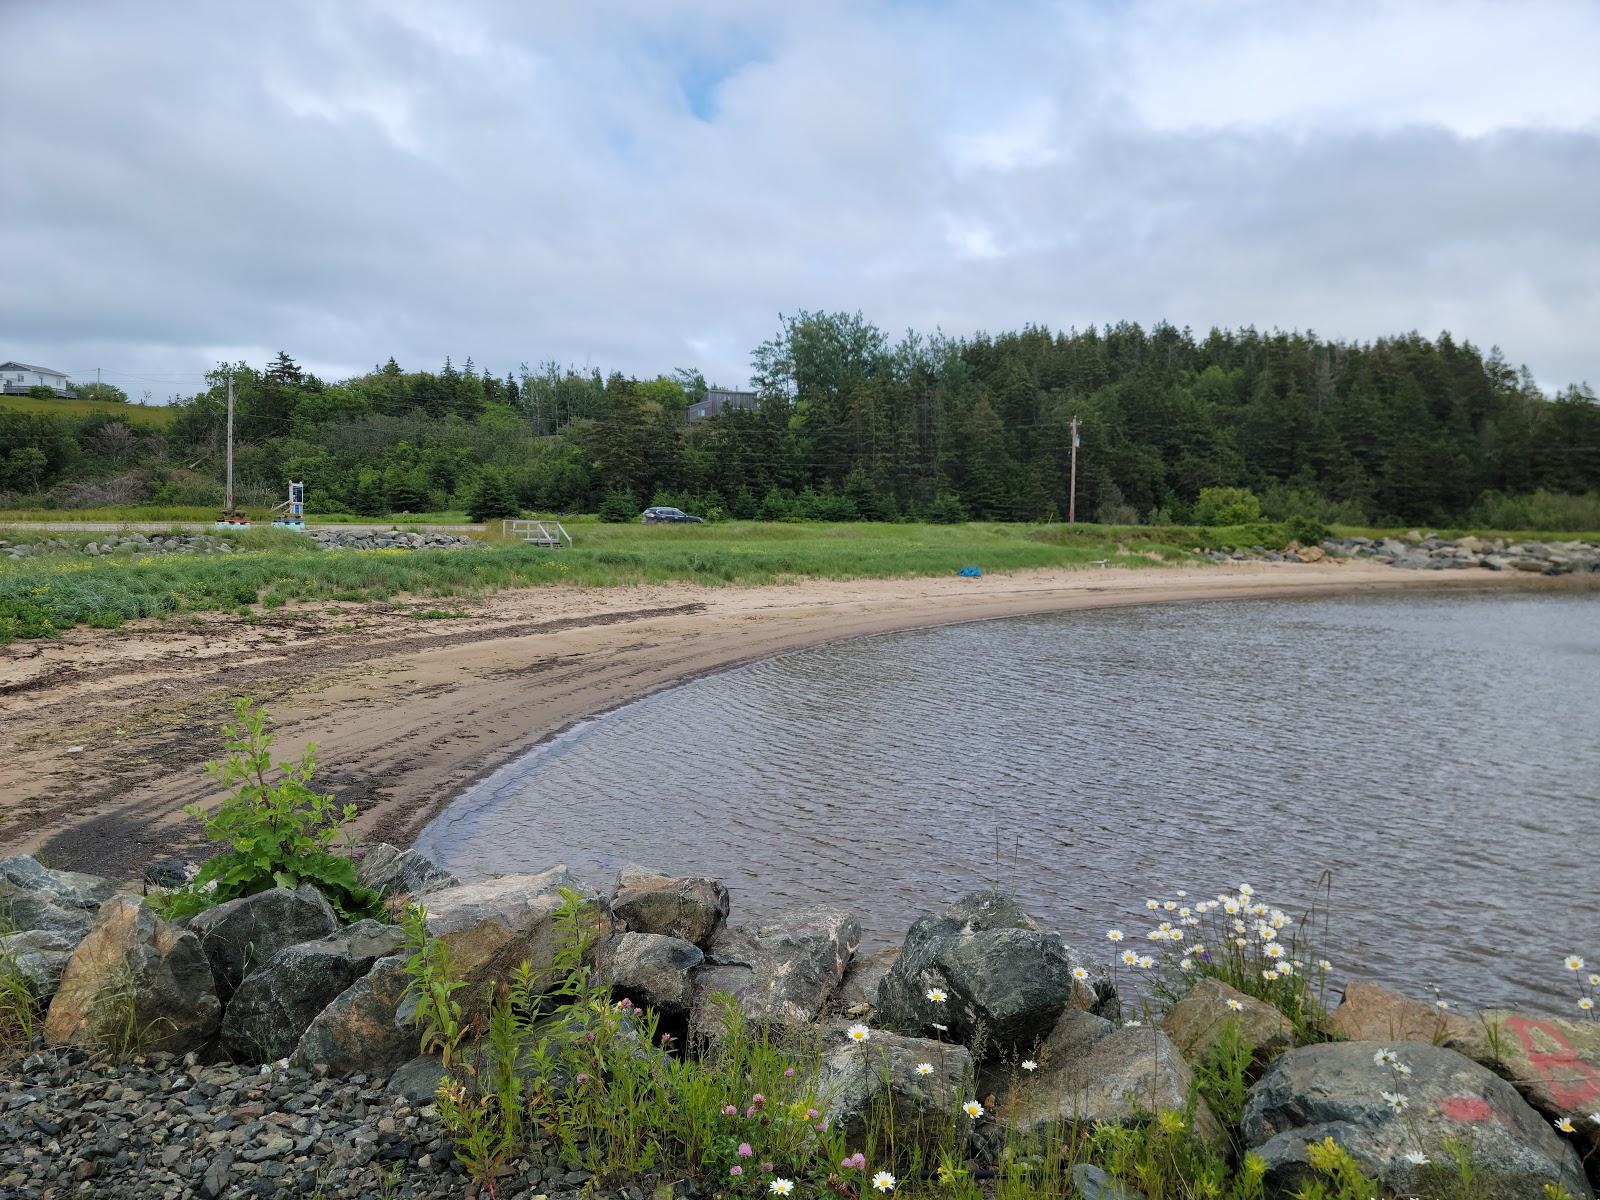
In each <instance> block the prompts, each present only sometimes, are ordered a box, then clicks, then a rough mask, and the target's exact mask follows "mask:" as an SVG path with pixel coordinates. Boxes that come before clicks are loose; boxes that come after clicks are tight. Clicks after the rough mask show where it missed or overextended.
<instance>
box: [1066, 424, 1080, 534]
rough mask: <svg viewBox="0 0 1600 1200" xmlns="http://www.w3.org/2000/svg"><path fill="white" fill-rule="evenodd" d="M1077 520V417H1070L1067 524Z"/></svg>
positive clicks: (1074, 522)
mask: <svg viewBox="0 0 1600 1200" xmlns="http://www.w3.org/2000/svg"><path fill="white" fill-rule="evenodd" d="M1077 520H1078V418H1077V417H1076V416H1074V417H1073V418H1072V483H1071V484H1070V485H1069V489H1068V492H1067V524H1068V525H1073V524H1076V523H1077Z"/></svg>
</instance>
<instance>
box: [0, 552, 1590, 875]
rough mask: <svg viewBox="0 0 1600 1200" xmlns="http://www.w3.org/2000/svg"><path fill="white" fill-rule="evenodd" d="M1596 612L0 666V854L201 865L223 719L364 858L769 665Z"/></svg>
mask: <svg viewBox="0 0 1600 1200" xmlns="http://www.w3.org/2000/svg"><path fill="white" fill-rule="evenodd" d="M1463 589H1465V590H1468V591H1497V592H1498V591H1506V590H1516V591H1533V592H1593V591H1596V590H1600V576H1584V575H1571V576H1562V577H1557V578H1545V577H1538V576H1528V575H1521V574H1518V575H1516V576H1511V575H1509V574H1495V573H1490V572H1486V571H1481V570H1475V571H1453V572H1448V573H1445V572H1415V571H1404V570H1399V569H1396V568H1393V567H1387V566H1382V565H1378V564H1372V563H1365V562H1360V561H1346V562H1343V563H1340V564H1337V565H1333V564H1327V565H1325V564H1273V563H1250V564H1241V565H1232V564H1229V565H1214V566H1185V567H1154V566H1152V567H1150V568H1137V569H1135V568H1120V567H1112V568H1105V569H1094V568H1051V569H1047V570H1039V571H1019V572H1012V573H1009V574H994V575H987V576H984V577H983V578H982V579H979V580H967V579H958V578H955V577H944V576H939V577H909V578H899V579H864V580H846V581H841V580H801V581H797V582H792V583H784V584H772V585H762V586H725V587H707V586H704V585H695V584H687V583H667V584H646V585H636V586H630V587H615V588H604V589H577V588H572V589H557V588H526V589H518V590H516V591H509V592H503V593H499V594H496V595H494V596H491V597H489V598H487V599H486V600H485V601H484V602H483V603H482V604H480V605H477V606H475V609H474V611H473V612H472V614H471V615H470V616H468V617H467V618H466V619H462V620H454V621H426V622H423V621H417V620H415V619H414V618H412V617H410V616H408V615H406V614H405V613H403V612H373V611H371V610H363V609H362V608H360V607H359V606H350V607H348V608H345V609H343V610H341V609H340V608H338V607H337V606H332V605H319V606H317V607H316V608H310V607H306V608H301V609H285V610H279V612H278V613H276V614H272V615H264V616H263V618H262V619H261V620H260V621H259V623H258V624H256V625H253V626H247V625H245V624H243V623H242V622H240V621H238V620H237V619H236V618H231V617H225V616H224V617H208V618H198V617H197V618H195V619H194V620H192V621H191V622H189V623H188V625H187V626H186V627H183V628H179V627H176V626H177V625H178V623H177V622H176V621H168V622H142V623H140V625H139V626H138V627H133V626H130V627H129V631H128V635H127V636H125V637H120V638H115V639H108V638H107V637H106V636H105V635H104V634H103V633H101V632H99V631H92V630H73V631H70V632H69V633H68V634H66V635H65V636H63V637H62V638H61V639H59V640H57V641H53V642H48V643H39V642H35V643H18V644H13V645H11V646H7V647H0V711H4V712H5V714H6V717H5V721H4V729H3V733H0V756H3V758H0V761H5V762H7V764H8V769H7V770H6V771H5V772H3V773H0V855H4V854H13V853H35V854H43V855H44V856H45V857H46V859H47V860H48V861H49V862H50V865H51V866H54V867H61V868H66V869H73V870H85V871H92V872H95V873H98V874H104V875H111V876H114V877H127V876H129V875H131V874H135V873H137V872H138V871H139V870H141V869H142V867H143V866H144V865H145V864H147V863H148V862H150V861H151V860H152V859H157V858H163V857H179V858H183V857H190V858H192V857H196V856H198V855H199V854H200V852H201V851H202V850H203V849H204V845H205V844H204V842H203V841H202V840H201V839H200V838H199V836H198V834H199V831H198V829H197V828H196V827H195V823H194V822H192V821H190V820H189V819H188V818H186V817H185V816H184V815H183V812H182V810H183V808H184V807H185V806H186V805H188V804H191V803H201V804H209V803H212V802H214V801H215V800H217V799H218V798H220V795H221V793H220V792H219V791H218V789H217V788H216V787H215V786H214V784H213V782H212V781H211V779H210V778H209V776H207V775H206V774H205V773H204V771H203V769H202V763H203V762H204V760H206V759H208V758H213V757H215V756H216V755H217V754H218V752H219V751H220V743H219V739H218V735H217V725H218V724H219V723H220V721H221V720H222V719H223V718H224V717H225V716H226V715H227V714H228V711H229V705H230V702H231V697H232V696H234V695H237V694H243V693H248V694H251V695H253V696H255V697H256V698H257V699H258V700H260V701H262V702H263V703H264V704H265V705H266V706H267V707H268V709H269V711H270V714H271V717H272V722H273V728H274V731H275V732H276V734H277V736H278V745H277V747H276V750H277V752H278V754H279V756H280V757H289V756H290V755H297V754H298V753H299V751H300V749H301V748H302V747H303V746H305V745H306V744H307V743H310V742H316V743H318V744H319V745H320V755H319V757H320V764H319V771H318V776H317V778H318V781H319V783H320V784H321V786H322V787H324V788H327V789H329V790H331V791H332V792H333V793H334V794H335V796H337V797H338V798H339V799H340V800H341V801H348V802H351V803H354V804H356V805H357V807H358V809H359V814H360V815H359V816H358V819H357V821H356V824H355V827H354V830H353V833H354V835H355V837H356V838H357V840H358V841H367V840H374V839H376V840H382V841H388V842H392V843H394V844H396V845H402V846H404V845H409V844H411V842H412V840H413V839H414V838H415V837H416V836H417V834H419V833H420V832H421V830H422V829H423V827H424V826H426V825H427V824H428V822H429V821H431V820H433V819H434V818H435V817H436V816H437V815H438V814H439V813H441V812H442V811H443V810H444V809H445V808H446V807H448V806H449V804H450V803H451V802H453V801H454V800H455V799H456V798H457V797H459V796H460V795H461V793H463V792H464V791H465V790H466V789H468V788H469V787H471V786H472V785H473V784H474V783H476V782H478V781H480V780H482V779H484V778H486V777H487V776H489V775H491V774H493V773H494V772H495V771H497V770H499V769H501V768H502V767H504V766H506V765H507V764H509V763H511V762H513V761H515V760H516V759H518V758H520V757H521V756H523V755H525V754H528V753H531V752H532V751H533V750H535V749H536V748H537V747H539V746H541V745H543V744H545V743H548V742H549V741H551V740H553V739H554V738H556V737H559V736H560V735H561V734H563V733H565V732H566V731H568V730H570V729H571V728H572V727H573V726H574V725H576V724H578V723H579V722H582V721H587V720H592V719H594V718H596V717H599V716H603V715H605V714H606V713H608V712H612V711H614V710H616V709H618V708H621V707H623V706H624V705H626V704H630V703H634V702H636V701H639V700H643V699H645V698H647V697H649V696H651V695H654V694H656V693H658V692H661V691H663V690H665V689H667V688H670V687H676V686H680V685H682V684H684V683H688V682H690V681H692V680H694V679H697V678H703V677H705V676H707V675H711V674H716V673H720V672H722V671H727V670H732V669H735V668H737V667H740V666H743V665H746V664H748V663H751V662H754V661H758V660H760V659H764V658H769V657H772V656H774V655H777V654H782V653H786V652H788V651H792V650H796V649H801V648H805V647H809V646H815V645H822V644H825V643H832V642H839V641H846V640H851V639H854V638H859V637H867V636H872V635H875V634H881V633H890V632H897V631H902V630H908V629H917V628H929V627H934V626H940V625H950V624H961V623H967V622H973V621H986V620H997V619H1003V618H1006V617H1013V616H1029V615H1038V614H1041V613H1051V612H1070V611H1078V610H1086V609H1096V608H1111V607H1121V606H1127V605H1135V604H1173V603H1191V602H1196V601H1204V600H1237V599H1251V598H1269V597H1271V598H1281V597H1292V596H1304V597H1320V596H1328V595H1359V594H1362V593H1369V592H1370V593H1379V592H1382V593H1392V592H1397V591H1413V590H1420V591H1439V590H1449V591H1458V590H1463Z"/></svg>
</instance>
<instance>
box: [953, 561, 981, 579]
mask: <svg viewBox="0 0 1600 1200" xmlns="http://www.w3.org/2000/svg"><path fill="white" fill-rule="evenodd" d="M956 574H957V575H961V576H964V577H966V578H967V579H977V578H979V577H980V576H982V575H983V568H982V567H980V566H978V564H977V563H968V564H967V565H966V566H964V567H962V568H961V570H959V571H957V572H956Z"/></svg>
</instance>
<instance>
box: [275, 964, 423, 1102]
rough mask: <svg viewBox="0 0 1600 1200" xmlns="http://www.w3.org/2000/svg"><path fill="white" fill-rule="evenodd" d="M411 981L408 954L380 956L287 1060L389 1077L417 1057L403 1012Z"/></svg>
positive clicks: (415, 1038)
mask: <svg viewBox="0 0 1600 1200" xmlns="http://www.w3.org/2000/svg"><path fill="white" fill-rule="evenodd" d="M409 982H410V979H409V977H408V976H407V974H406V959H405V956H404V955H399V954H396V955H391V956H389V957H387V958H380V959H379V960H378V961H377V962H375V963H373V964H372V970H370V971H368V972H367V973H366V974H365V975H363V976H362V977H361V978H360V979H358V980H356V981H355V982H354V983H353V984H351V985H350V986H349V987H347V988H346V989H345V990H344V991H342V992H340V993H339V995H338V996H336V997H335V998H334V1000H333V1002H332V1003H330V1004H329V1005H328V1007H327V1008H325V1009H323V1010H322V1011H321V1012H320V1013H318V1014H317V1015H316V1017H314V1018H313V1019H312V1021H311V1024H310V1025H309V1026H307V1027H306V1031H305V1033H304V1034H302V1035H301V1037H300V1042H299V1044H298V1045H297V1046H296V1047H295V1049H294V1053H293V1054H291V1055H290V1056H289V1062H290V1063H291V1064H292V1065H294V1066H297V1067H305V1068H307V1069H309V1068H311V1067H314V1066H316V1065H317V1064H318V1063H322V1064H323V1065H325V1066H326V1067H327V1068H328V1069H329V1071H330V1072H332V1073H333V1074H335V1075H355V1074H358V1073H365V1074H369V1075H387V1074H389V1073H390V1072H391V1071H394V1070H395V1069H396V1068H398V1067H400V1066H401V1065H403V1064H404V1063H407V1062H409V1061H410V1060H411V1059H412V1058H414V1057H415V1056H416V1053H417V1048H418V1033H417V1030H416V1027H415V1025H413V1024H412V1023H411V1022H410V1021H409V1020H407V1019H406V1018H404V1017H403V1016H401V1004H402V1002H403V1001H404V1000H405V995H406V988H407V985H408V984H409Z"/></svg>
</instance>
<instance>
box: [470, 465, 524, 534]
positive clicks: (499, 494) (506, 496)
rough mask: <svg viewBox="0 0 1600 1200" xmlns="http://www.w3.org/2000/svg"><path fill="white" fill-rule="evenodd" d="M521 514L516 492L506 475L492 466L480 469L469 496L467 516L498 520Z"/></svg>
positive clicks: (475, 518) (480, 519)
mask: <svg viewBox="0 0 1600 1200" xmlns="http://www.w3.org/2000/svg"><path fill="white" fill-rule="evenodd" d="M521 514H522V509H521V508H519V507H518V506H517V497H516V493H514V492H513V491H512V490H511V484H510V483H508V482H507V481H506V477H505V476H504V475H503V474H501V473H500V472H499V471H496V470H495V469H494V468H492V467H485V468H484V469H483V470H482V471H480V472H479V473H478V479H477V482H476V483H475V484H473V487H472V491H471V493H470V494H469V495H468V496H467V516H469V517H471V518H472V519H473V520H474V521H498V520H500V519H501V518H502V517H516V516H520V515H521Z"/></svg>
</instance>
